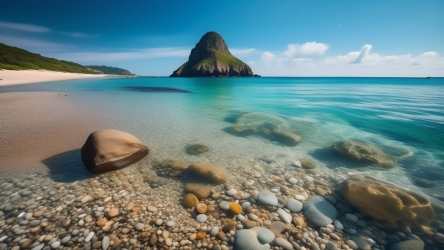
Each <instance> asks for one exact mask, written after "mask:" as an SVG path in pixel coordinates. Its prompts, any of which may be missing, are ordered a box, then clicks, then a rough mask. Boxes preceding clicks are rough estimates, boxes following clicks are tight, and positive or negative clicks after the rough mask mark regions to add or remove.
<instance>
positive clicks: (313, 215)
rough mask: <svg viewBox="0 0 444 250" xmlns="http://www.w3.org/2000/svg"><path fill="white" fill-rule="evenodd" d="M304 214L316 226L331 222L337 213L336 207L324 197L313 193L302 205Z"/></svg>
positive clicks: (323, 225)
mask: <svg viewBox="0 0 444 250" xmlns="http://www.w3.org/2000/svg"><path fill="white" fill-rule="evenodd" d="M302 210H303V211H304V216H305V217H306V218H307V219H308V220H309V221H310V222H312V223H313V224H315V225H316V226H318V227H325V226H327V225H328V224H330V223H332V222H333V220H334V219H335V218H336V216H337V215H338V211H337V210H336V208H335V207H334V206H333V205H332V204H331V203H330V202H328V201H326V200H325V199H324V198H322V197H321V196H318V195H314V196H312V197H310V199H308V201H307V202H306V203H305V204H304V206H303V207H302Z"/></svg>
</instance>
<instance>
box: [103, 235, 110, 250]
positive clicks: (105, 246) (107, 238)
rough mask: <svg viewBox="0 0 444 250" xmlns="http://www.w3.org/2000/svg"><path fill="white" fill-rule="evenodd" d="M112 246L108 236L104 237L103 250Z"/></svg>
mask: <svg viewBox="0 0 444 250" xmlns="http://www.w3.org/2000/svg"><path fill="white" fill-rule="evenodd" d="M109 244H110V238H109V237H108V236H105V237H103V239H102V250H107V249H108V247H109Z"/></svg>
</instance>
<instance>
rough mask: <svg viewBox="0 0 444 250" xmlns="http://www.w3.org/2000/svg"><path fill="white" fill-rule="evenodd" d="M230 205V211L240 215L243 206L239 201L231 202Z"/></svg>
mask: <svg viewBox="0 0 444 250" xmlns="http://www.w3.org/2000/svg"><path fill="white" fill-rule="evenodd" d="M229 207H230V211H231V212H232V213H233V214H234V215H238V214H240V213H241V212H242V207H241V206H240V205H239V204H237V203H231V204H230V206H229Z"/></svg>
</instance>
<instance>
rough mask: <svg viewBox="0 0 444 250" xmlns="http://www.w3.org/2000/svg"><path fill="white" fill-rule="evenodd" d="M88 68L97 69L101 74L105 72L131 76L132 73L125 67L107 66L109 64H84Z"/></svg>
mask: <svg viewBox="0 0 444 250" xmlns="http://www.w3.org/2000/svg"><path fill="white" fill-rule="evenodd" d="M85 67H87V68H88V69H91V70H94V71H97V72H99V73H102V74H107V75H124V76H133V75H134V74H133V73H131V72H129V71H128V70H126V69H121V68H117V67H109V66H105V65H102V66H93V65H89V66H85Z"/></svg>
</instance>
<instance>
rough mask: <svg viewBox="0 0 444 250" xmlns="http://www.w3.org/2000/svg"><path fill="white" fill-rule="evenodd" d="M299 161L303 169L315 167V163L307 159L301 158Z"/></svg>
mask: <svg viewBox="0 0 444 250" xmlns="http://www.w3.org/2000/svg"><path fill="white" fill-rule="evenodd" d="M300 162H301V166H302V168H305V169H313V168H316V164H315V163H314V162H312V161H309V160H301V161H300Z"/></svg>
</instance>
